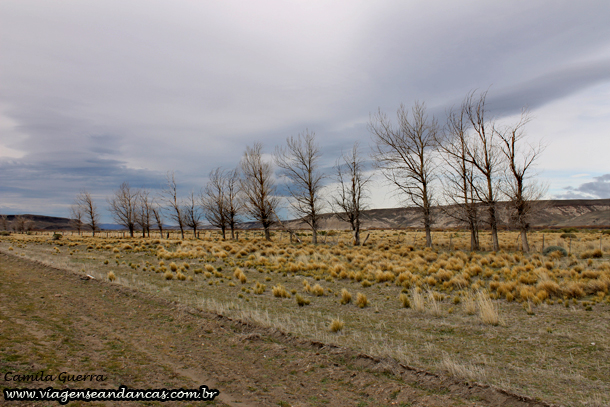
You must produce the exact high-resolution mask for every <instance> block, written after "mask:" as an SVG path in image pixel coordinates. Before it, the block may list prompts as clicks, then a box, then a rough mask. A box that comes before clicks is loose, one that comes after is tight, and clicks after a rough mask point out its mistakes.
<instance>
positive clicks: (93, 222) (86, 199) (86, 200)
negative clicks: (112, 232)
mask: <svg viewBox="0 0 610 407" xmlns="http://www.w3.org/2000/svg"><path fill="white" fill-rule="evenodd" d="M75 202H76V204H77V205H78V206H80V207H81V208H82V211H83V214H84V221H85V225H87V226H88V227H89V228H90V229H91V231H92V232H93V236H95V231H96V230H98V229H99V222H100V220H99V219H100V214H99V212H98V210H97V205H95V203H94V202H93V198H92V197H91V194H90V193H89V192H88V191H87V190H86V189H83V190H82V191H81V192H80V193H79V194H78V195H77V196H76V200H75Z"/></svg>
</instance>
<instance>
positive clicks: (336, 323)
mask: <svg viewBox="0 0 610 407" xmlns="http://www.w3.org/2000/svg"><path fill="white" fill-rule="evenodd" d="M344 325H345V323H344V322H343V321H341V320H340V319H333V320H332V322H331V323H330V326H329V329H330V331H331V332H339V331H341V330H342V329H343V326H344Z"/></svg>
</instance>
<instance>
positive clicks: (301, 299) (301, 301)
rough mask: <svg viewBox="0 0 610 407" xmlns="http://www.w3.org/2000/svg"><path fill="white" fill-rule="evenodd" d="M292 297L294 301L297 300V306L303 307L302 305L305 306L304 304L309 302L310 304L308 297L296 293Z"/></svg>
mask: <svg viewBox="0 0 610 407" xmlns="http://www.w3.org/2000/svg"><path fill="white" fill-rule="evenodd" d="M294 298H295V299H296V301H297V305H298V306H299V307H303V306H305V305H309V304H310V301H309V299H308V298H305V297H303V296H302V295H301V294H297V295H296V296H295V297H294Z"/></svg>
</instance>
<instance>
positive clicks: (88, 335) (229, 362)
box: [0, 253, 547, 406]
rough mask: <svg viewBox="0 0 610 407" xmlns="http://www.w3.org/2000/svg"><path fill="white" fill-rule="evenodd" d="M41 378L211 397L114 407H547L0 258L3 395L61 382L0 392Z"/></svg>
mask: <svg viewBox="0 0 610 407" xmlns="http://www.w3.org/2000/svg"><path fill="white" fill-rule="evenodd" d="M41 370H44V371H45V374H53V375H57V374H58V373H60V372H64V371H65V372H68V373H70V374H102V375H104V376H106V378H107V380H106V381H104V382H103V383H94V384H91V383H90V382H78V383H72V384H70V386H71V387H74V388H84V387H92V388H118V386H119V385H125V386H128V387H131V388H150V389H153V388H163V387H164V388H181V387H182V388H197V387H199V386H200V385H204V384H205V385H207V386H208V387H210V388H215V389H218V390H219V391H220V395H219V396H218V397H217V399H216V400H215V401H213V402H206V403H203V402H200V403H199V404H193V403H189V402H174V403H171V402H166V403H160V402H158V403H155V402H152V403H151V402H148V403H146V404H145V403H144V402H141V403H139V402H124V403H120V405H125V406H129V405H168V406H171V405H181V406H186V405H219V406H227V405H228V406H271V405H279V406H320V405H331V406H393V405H396V406H546V405H547V404H545V403H543V402H538V401H535V400H531V399H527V398H524V397H520V396H518V395H513V394H509V393H507V392H504V391H502V390H498V389H495V388H493V387H489V386H481V385H477V384H468V383H462V382H458V381H455V380H454V379H449V378H444V377H441V376H438V375H434V374H430V373H426V372H423V371H418V370H415V369H411V368H409V367H408V366H404V365H401V364H399V363H397V362H395V361H393V360H378V359H375V358H372V357H369V356H367V355H363V354H360V353H357V352H355V351H352V350H350V349H345V348H339V347H336V346H331V345H325V344H322V343H319V342H312V341H308V340H303V339H299V338H295V337H292V336H290V335H286V334H284V333H282V332H280V331H278V330H274V329H267V328H261V327H257V326H253V325H252V324H246V323H243V322H240V321H236V320H231V319H230V318H226V317H222V316H219V315H215V314H211V313H206V312H202V311H200V310H196V309H192V308H188V307H184V306H182V305H179V304H176V303H172V302H169V301H166V300H164V299H162V298H159V297H155V296H151V295H147V294H143V293H140V292H138V291H135V290H131V289H128V288H124V287H120V286H117V285H113V284H110V283H107V282H102V281H99V280H90V279H83V275H82V274H76V273H73V272H70V271H66V270H61V269H56V268H52V267H48V266H45V265H42V264H39V263H36V262H32V261H29V260H25V259H20V258H18V257H16V256H12V255H7V254H4V253H1V254H0V373H1V375H2V376H1V377H0V387H1V389H4V388H15V387H45V388H46V387H48V386H54V387H55V388H64V387H66V384H64V383H59V382H56V383H44V386H41V385H39V384H38V383H30V384H29V385H26V384H25V383H19V385H18V386H17V385H16V384H15V383H14V382H8V381H5V380H4V378H5V374H6V373H7V372H13V374H33V373H36V372H40V371H41ZM1 389H0V390H1ZM2 403H5V404H6V405H16V404H19V405H36V406H38V405H40V406H42V405H49V403H48V402H46V403H36V402H30V403H25V402H19V403H12V404H11V403H9V402H6V401H4V400H0V404H2ZM114 404H117V403H116V402H114ZM70 405H74V406H77V405H83V406H85V405H86V406H96V405H106V404H104V403H80V402H73V403H70Z"/></svg>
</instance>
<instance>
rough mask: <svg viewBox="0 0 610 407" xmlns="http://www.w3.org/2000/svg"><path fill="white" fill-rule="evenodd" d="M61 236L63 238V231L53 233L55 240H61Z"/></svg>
mask: <svg viewBox="0 0 610 407" xmlns="http://www.w3.org/2000/svg"><path fill="white" fill-rule="evenodd" d="M61 238H62V235H61V233H53V237H52V239H53V240H59V239H61Z"/></svg>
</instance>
